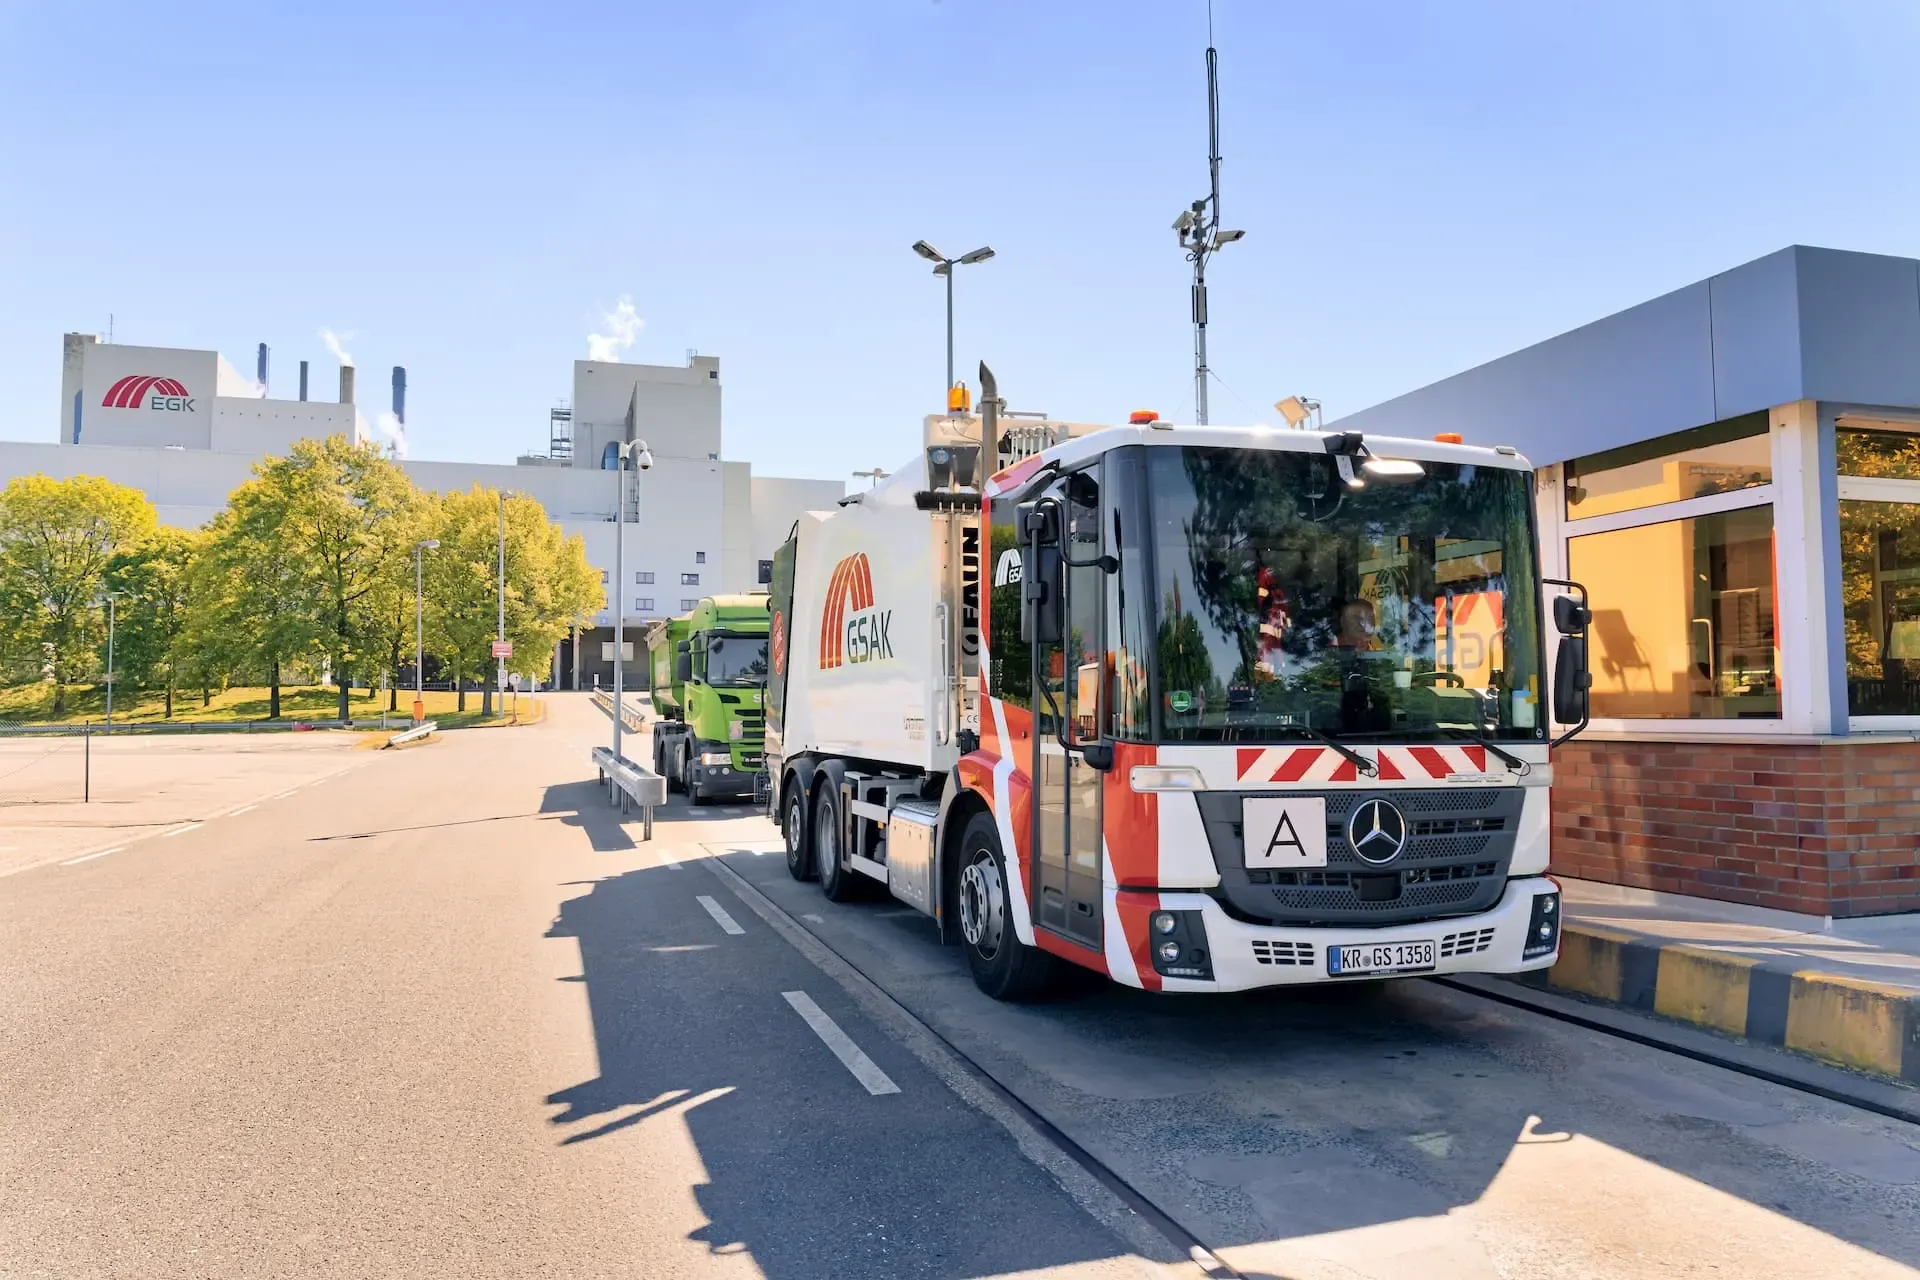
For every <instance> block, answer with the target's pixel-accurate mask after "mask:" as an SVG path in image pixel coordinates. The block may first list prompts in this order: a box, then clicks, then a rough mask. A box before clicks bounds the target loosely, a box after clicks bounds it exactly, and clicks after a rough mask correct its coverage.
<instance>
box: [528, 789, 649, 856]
mask: <svg viewBox="0 0 1920 1280" xmlns="http://www.w3.org/2000/svg"><path fill="white" fill-rule="evenodd" d="M540 812H541V813H558V814H564V815H565V817H564V818H563V819H562V820H563V821H564V822H565V823H566V824H567V825H568V826H570V827H578V828H580V829H581V830H582V831H584V832H586V834H587V840H588V841H589V842H590V843H591V844H592V845H593V851H594V852H595V853H618V852H620V851H621V850H623V849H631V848H633V847H634V843H633V837H632V836H630V835H628V834H627V828H626V826H625V824H624V823H623V822H622V820H621V814H620V806H619V805H616V804H609V803H608V802H607V787H606V784H605V783H603V782H598V781H595V780H593V779H591V778H589V779H586V780H583V781H580V782H564V783H561V784H559V785H558V786H552V787H548V788H547V793H546V796H545V797H544V798H543V799H542V800H541V801H540Z"/></svg>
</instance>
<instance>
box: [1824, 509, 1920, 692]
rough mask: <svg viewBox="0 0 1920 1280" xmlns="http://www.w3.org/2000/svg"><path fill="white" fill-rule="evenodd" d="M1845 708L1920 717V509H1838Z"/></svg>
mask: <svg viewBox="0 0 1920 1280" xmlns="http://www.w3.org/2000/svg"><path fill="white" fill-rule="evenodd" d="M1840 595H1841V600H1842V602H1843V605H1844V609H1845V613H1846V631H1847V710H1848V711H1849V712H1850V713H1852V714H1853V715H1856V716H1909V715H1920V506H1914V505H1911V504H1908V503H1904V502H1842V503H1841V504H1840Z"/></svg>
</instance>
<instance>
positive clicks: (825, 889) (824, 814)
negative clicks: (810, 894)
mask: <svg viewBox="0 0 1920 1280" xmlns="http://www.w3.org/2000/svg"><path fill="white" fill-rule="evenodd" d="M813 860H814V862H815V863H817V864H818V866H819V871H820V892H822V893H824V894H826V895H827V901H828V902H851V901H853V899H854V897H855V896H856V895H857V893H858V890H859V886H858V885H857V884H856V883H855V872H854V870H853V869H852V868H851V867H848V866H844V865H842V862H841V857H840V793H839V788H837V787H835V786H834V785H833V780H832V779H831V778H829V779H828V780H827V784H826V785H825V786H823V787H821V788H820V794H819V796H818V797H816V798H815V799H814V802H813Z"/></svg>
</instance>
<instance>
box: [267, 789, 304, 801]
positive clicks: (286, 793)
mask: <svg viewBox="0 0 1920 1280" xmlns="http://www.w3.org/2000/svg"><path fill="white" fill-rule="evenodd" d="M299 789H300V788H298V787H288V788H287V789H286V790H285V791H282V792H281V793H280V794H279V795H277V796H268V797H267V799H269V800H285V799H286V798H287V797H288V796H290V795H292V794H293V793H294V792H296V791H298V790H299Z"/></svg>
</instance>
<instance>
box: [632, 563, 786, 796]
mask: <svg viewBox="0 0 1920 1280" xmlns="http://www.w3.org/2000/svg"><path fill="white" fill-rule="evenodd" d="M767 601H768V596H767V594H766V593H765V592H764V591H757V592H754V593H752V594H750V595H728V596H708V597H707V598H706V599H704V600H702V601H700V603H698V604H696V605H695V606H694V607H693V609H692V611H691V612H688V613H684V614H681V615H680V616H679V617H677V618H666V619H662V620H661V621H658V622H654V623H651V624H649V625H648V627H647V632H646V638H647V659H648V663H649V669H650V671H651V673H652V677H653V678H652V685H653V707H654V711H655V713H656V715H657V717H658V718H657V719H656V720H655V722H654V726H653V768H654V772H655V773H658V774H659V775H660V776H661V777H663V778H665V779H666V780H667V787H668V789H669V790H672V791H681V792H685V793H686V794H687V795H688V796H690V797H692V799H693V802H694V803H695V804H705V803H707V802H708V801H709V800H713V799H718V798H727V799H739V798H744V797H750V796H752V795H753V787H754V777H755V775H756V774H758V773H759V772H760V769H761V765H762V754H761V753H762V752H763V750H764V749H765V737H766V723H767V722H766V713H765V710H764V702H765V696H766V687H767V629H768V626H767V624H768V621H769V618H770V614H769V612H768V608H767Z"/></svg>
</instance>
